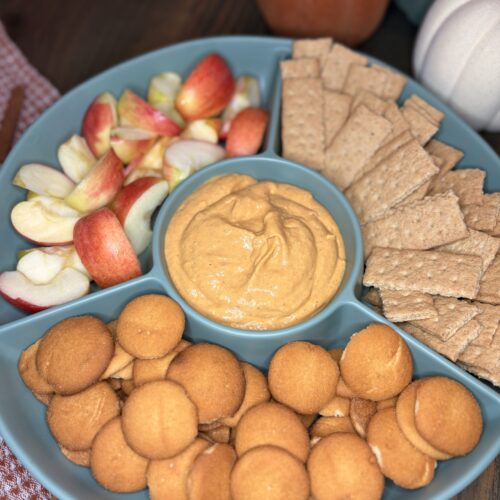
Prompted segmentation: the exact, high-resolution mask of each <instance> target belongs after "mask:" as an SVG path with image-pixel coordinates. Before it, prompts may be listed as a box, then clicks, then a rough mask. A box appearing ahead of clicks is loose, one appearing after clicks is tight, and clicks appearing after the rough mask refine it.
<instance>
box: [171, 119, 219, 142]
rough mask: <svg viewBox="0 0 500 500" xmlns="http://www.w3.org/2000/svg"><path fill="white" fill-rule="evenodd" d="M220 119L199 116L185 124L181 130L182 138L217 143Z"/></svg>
mask: <svg viewBox="0 0 500 500" xmlns="http://www.w3.org/2000/svg"><path fill="white" fill-rule="evenodd" d="M221 124H222V122H221V120H219V119H218V118H200V119H199V120H193V121H192V122H189V123H188V124H187V127H186V128H185V129H184V130H183V131H182V134H181V137H182V138H183V139H194V140H197V141H206V142H211V143H212V144H217V143H218V142H219V130H220V127H221Z"/></svg>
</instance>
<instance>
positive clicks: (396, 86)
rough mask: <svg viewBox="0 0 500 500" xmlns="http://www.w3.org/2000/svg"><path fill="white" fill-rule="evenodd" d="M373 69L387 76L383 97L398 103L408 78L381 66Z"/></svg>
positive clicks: (375, 66)
mask: <svg viewBox="0 0 500 500" xmlns="http://www.w3.org/2000/svg"><path fill="white" fill-rule="evenodd" d="M372 68H374V69H376V70H378V71H383V72H384V73H385V74H386V76H387V79H386V81H385V86H384V92H383V95H382V97H383V98H384V99H387V100H391V101H397V100H398V99H399V96H400V95H401V93H402V92H403V89H404V88H405V85H406V78H405V77H404V76H403V75H402V74H401V73H397V72H395V71H392V70H391V69H389V68H386V67H384V66H380V65H379V64H374V65H372Z"/></svg>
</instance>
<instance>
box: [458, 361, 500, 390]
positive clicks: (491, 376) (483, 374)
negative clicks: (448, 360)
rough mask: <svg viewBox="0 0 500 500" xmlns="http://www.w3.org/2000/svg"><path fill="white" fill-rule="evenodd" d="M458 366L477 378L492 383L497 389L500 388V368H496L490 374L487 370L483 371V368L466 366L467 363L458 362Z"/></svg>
mask: <svg viewBox="0 0 500 500" xmlns="http://www.w3.org/2000/svg"><path fill="white" fill-rule="evenodd" d="M457 364H458V365H459V366H460V367H461V368H463V369H464V370H467V371H468V372H470V373H472V374H473V375H475V376H476V377H479V378H482V379H484V380H487V381H488V382H491V383H492V384H493V385H495V386H496V387H500V368H499V367H497V368H495V369H494V370H493V371H491V372H490V371H487V370H483V369H482V368H478V367H477V366H469V365H466V364H465V363H461V362H460V360H459V361H458V362H457Z"/></svg>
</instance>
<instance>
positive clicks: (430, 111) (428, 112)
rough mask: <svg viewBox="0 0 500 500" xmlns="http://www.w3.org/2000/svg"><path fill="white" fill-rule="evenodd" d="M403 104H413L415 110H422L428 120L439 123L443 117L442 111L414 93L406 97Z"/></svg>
mask: <svg viewBox="0 0 500 500" xmlns="http://www.w3.org/2000/svg"><path fill="white" fill-rule="evenodd" d="M405 104H408V105H409V106H413V107H414V108H416V109H417V111H420V112H422V113H423V114H424V115H425V116H426V117H427V119H428V120H429V121H431V122H434V123H436V124H438V125H439V124H440V123H441V122H442V121H443V119H444V116H445V115H444V113H443V112H442V111H440V110H439V109H437V108H435V107H434V106H432V105H431V104H429V103H428V102H427V101H426V100H425V99H422V98H421V97H419V96H418V95H416V94H412V95H411V96H410V97H409V98H408V99H406V101H405Z"/></svg>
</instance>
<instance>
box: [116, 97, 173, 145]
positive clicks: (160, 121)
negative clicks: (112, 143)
mask: <svg viewBox="0 0 500 500" xmlns="http://www.w3.org/2000/svg"><path fill="white" fill-rule="evenodd" d="M118 114H119V116H120V124H121V125H126V126H129V127H137V128H142V129H143V130H147V131H149V132H154V133H155V134H159V135H166V136H169V137H173V136H175V135H179V133H180V132H181V128H180V127H179V125H177V123H175V121H173V120H172V119H171V118H169V117H168V116H165V115H164V114H163V113H162V112H161V111H158V110H157V109H155V108H153V106H151V105H150V104H148V103H147V102H146V101H145V100H144V99H141V98H140V97H139V96H138V95H136V94H134V93H133V92H132V91H131V90H128V89H127V90H125V91H124V92H123V94H122V95H121V97H120V100H119V101H118Z"/></svg>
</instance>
